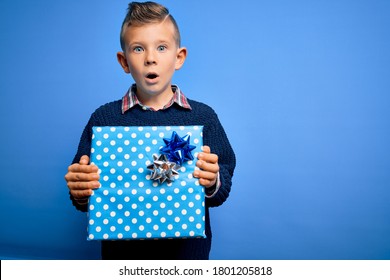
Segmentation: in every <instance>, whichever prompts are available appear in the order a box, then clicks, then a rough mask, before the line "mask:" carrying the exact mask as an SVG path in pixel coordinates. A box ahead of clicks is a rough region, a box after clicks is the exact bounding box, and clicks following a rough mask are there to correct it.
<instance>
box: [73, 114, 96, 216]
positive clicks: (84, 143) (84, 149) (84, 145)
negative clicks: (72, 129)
mask: <svg viewBox="0 0 390 280" xmlns="http://www.w3.org/2000/svg"><path fill="white" fill-rule="evenodd" d="M92 117H93V116H91V118H90V119H89V121H88V123H87V125H86V126H85V128H84V131H83V133H82V135H81V138H80V142H79V146H78V149H77V153H76V155H75V156H74V158H73V161H72V164H73V163H77V162H79V161H80V158H81V157H82V156H83V155H87V156H90V154H91V138H92ZM69 196H70V199H71V201H72V204H73V206H74V207H76V209H77V210H80V211H82V212H86V211H87V210H88V204H78V203H77V202H76V201H75V199H74V197H73V196H72V195H71V194H70V192H69Z"/></svg>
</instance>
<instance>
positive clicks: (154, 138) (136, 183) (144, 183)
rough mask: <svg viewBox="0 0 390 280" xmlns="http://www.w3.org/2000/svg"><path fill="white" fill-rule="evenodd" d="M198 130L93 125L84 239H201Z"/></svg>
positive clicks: (200, 127) (202, 212)
mask: <svg viewBox="0 0 390 280" xmlns="http://www.w3.org/2000/svg"><path fill="white" fill-rule="evenodd" d="M202 130H203V127H202V126H164V127H160V126H154V127H148V126H146V127H145V126H142V127H122V126H121V127H118V126H116V127H108V126H105V127H93V135H92V146H91V164H95V165H97V166H98V168H99V174H100V188H98V189H96V190H94V191H93V194H92V195H91V197H90V200H89V205H88V207H89V208H88V240H118V239H160V238H192V237H193V238H195V237H198V238H204V237H205V228H204V227H205V210H204V207H205V202H204V197H205V193H204V188H203V187H202V186H201V185H200V184H199V181H198V179H197V178H194V177H193V172H194V170H195V169H197V167H196V159H197V154H198V153H199V152H200V151H201V149H202V145H203V138H202Z"/></svg>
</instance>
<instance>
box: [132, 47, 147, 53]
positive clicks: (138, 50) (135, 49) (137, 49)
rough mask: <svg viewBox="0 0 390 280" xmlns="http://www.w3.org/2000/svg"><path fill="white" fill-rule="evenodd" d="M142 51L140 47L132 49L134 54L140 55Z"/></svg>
mask: <svg viewBox="0 0 390 280" xmlns="http://www.w3.org/2000/svg"><path fill="white" fill-rule="evenodd" d="M143 50H144V49H143V48H142V47H134V48H133V51H134V52H136V53H140V52H142V51H143Z"/></svg>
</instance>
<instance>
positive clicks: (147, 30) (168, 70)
mask: <svg viewBox="0 0 390 280" xmlns="http://www.w3.org/2000/svg"><path fill="white" fill-rule="evenodd" d="M120 41H121V47H122V51H121V52H118V54H117V58H118V62H119V63H120V65H121V66H122V68H123V70H124V71H125V72H126V73H129V74H131V75H132V77H133V79H134V81H135V84H133V85H132V86H131V87H130V89H129V90H128V92H127V93H126V95H125V96H124V97H123V98H122V100H117V101H114V102H111V103H108V104H106V105H103V106H101V107H100V108H98V109H97V110H96V111H95V112H94V113H93V114H92V115H91V118H90V120H89V122H88V124H87V125H86V127H85V129H84V131H83V134H82V136H81V139H80V144H79V147H78V151H77V154H76V156H75V158H74V160H73V164H72V165H71V166H69V168H68V173H67V174H66V175H65V180H66V181H67V185H68V188H69V190H70V197H71V200H72V202H73V205H74V206H75V207H76V208H77V209H78V210H81V211H87V208H88V198H89V196H90V195H91V194H92V190H93V189H96V188H98V187H99V175H98V168H97V167H96V166H94V165H90V164H89V155H90V150H91V137H92V126H168V125H169V126H174V125H183V126H186V125H195V124H199V125H203V126H204V130H203V141H204V147H203V152H202V153H199V154H198V160H197V163H196V165H197V166H198V167H199V168H200V169H199V170H196V171H195V172H194V174H193V176H194V177H196V178H198V179H199V183H200V184H201V185H203V186H204V187H205V192H206V204H205V208H206V215H205V218H206V221H205V223H206V228H205V232H206V236H207V238H204V239H167V240H127V241H126V240H124V241H102V258H103V259H208V258H209V252H210V248H211V237H212V236H211V227H210V219H209V207H215V206H219V205H221V204H222V203H223V202H224V201H225V200H226V199H227V197H228V195H229V192H230V188H231V179H232V176H233V171H234V168H235V155H234V152H233V150H232V148H231V146H230V143H229V141H228V139H227V137H226V134H225V132H224V129H223V128H222V126H221V124H220V122H219V120H218V117H217V115H216V114H215V112H214V111H213V110H212V109H211V108H210V107H208V106H207V105H205V104H203V103H200V102H196V101H193V100H190V99H187V98H186V97H185V96H184V94H183V93H182V92H181V90H180V89H179V87H177V86H175V85H172V84H171V79H172V76H173V74H174V72H175V70H179V69H180V68H181V66H182V65H183V63H184V61H185V58H186V56H187V50H186V49H185V48H183V47H181V46H180V33H179V29H178V27H177V24H176V21H175V20H174V18H173V17H172V15H170V14H169V11H168V9H166V8H165V7H163V6H161V5H159V4H157V3H154V2H145V3H138V2H132V3H130V4H129V9H128V13H127V15H126V17H125V19H124V21H123V24H122V29H121V34H120ZM211 151H212V152H211Z"/></svg>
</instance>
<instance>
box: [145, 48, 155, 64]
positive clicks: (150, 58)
mask: <svg viewBox="0 0 390 280" xmlns="http://www.w3.org/2000/svg"><path fill="white" fill-rule="evenodd" d="M153 64H157V59H156V55H155V53H154V52H153V51H148V52H146V56H145V65H153Z"/></svg>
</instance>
